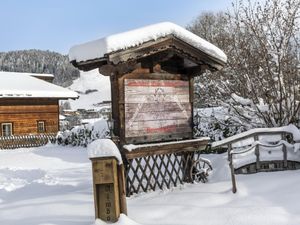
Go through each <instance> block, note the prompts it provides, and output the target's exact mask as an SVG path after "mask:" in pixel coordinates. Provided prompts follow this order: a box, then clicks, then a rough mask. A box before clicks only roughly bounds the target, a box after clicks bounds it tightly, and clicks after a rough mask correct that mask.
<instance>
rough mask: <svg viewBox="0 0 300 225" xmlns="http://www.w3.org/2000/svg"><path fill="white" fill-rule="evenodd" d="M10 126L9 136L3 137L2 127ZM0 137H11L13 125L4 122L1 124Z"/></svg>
mask: <svg viewBox="0 0 300 225" xmlns="http://www.w3.org/2000/svg"><path fill="white" fill-rule="evenodd" d="M7 125H9V126H10V134H9V135H4V129H3V128H4V126H7ZM1 135H2V137H9V136H13V123H12V122H5V123H1Z"/></svg>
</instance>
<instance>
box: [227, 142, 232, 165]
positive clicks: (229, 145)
mask: <svg viewBox="0 0 300 225" xmlns="http://www.w3.org/2000/svg"><path fill="white" fill-rule="evenodd" d="M231 149H232V147H231V144H228V149H227V160H228V161H230V151H231Z"/></svg>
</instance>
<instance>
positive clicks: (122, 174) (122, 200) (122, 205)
mask: <svg viewBox="0 0 300 225" xmlns="http://www.w3.org/2000/svg"><path fill="white" fill-rule="evenodd" d="M118 182H119V193H120V211H121V213H123V214H126V215H127V203H126V183H125V169H124V164H121V165H119V166H118Z"/></svg>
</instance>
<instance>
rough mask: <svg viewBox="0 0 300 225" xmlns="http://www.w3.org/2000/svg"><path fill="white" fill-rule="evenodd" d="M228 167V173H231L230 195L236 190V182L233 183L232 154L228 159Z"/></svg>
mask: <svg viewBox="0 0 300 225" xmlns="http://www.w3.org/2000/svg"><path fill="white" fill-rule="evenodd" d="M229 167H230V172H231V182H232V193H236V191H237V188H236V181H235V175H234V167H233V160H232V154H230V158H229Z"/></svg>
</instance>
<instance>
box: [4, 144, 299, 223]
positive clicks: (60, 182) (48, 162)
mask: <svg viewBox="0 0 300 225" xmlns="http://www.w3.org/2000/svg"><path fill="white" fill-rule="evenodd" d="M206 157H208V158H210V159H211V160H212V163H213V165H214V172H213V174H212V176H211V179H210V182H209V183H207V184H194V185H191V184H189V185H184V186H181V187H177V188H174V189H172V190H168V191H167V190H165V191H157V192H152V193H148V194H140V195H137V196H133V197H131V198H130V199H128V212H129V218H130V219H132V220H134V221H136V222H137V223H138V224H144V225H146V224H149V225H150V224H151V225H152V224H153V225H154V224H155V225H164V224H169V225H171V224H172V225H179V224H180V225H189V224H193V225H196V224H197V225H198V224H206V225H215V224H218V225H219V224H226V225H244V224H246V225H258V224H259V225H261V224H264V225H269V224H270V225H296V224H300V204H299V203H298V199H299V198H300V192H299V190H300V179H299V177H300V170H299V171H286V172H276V173H275V172H274V173H259V174H254V175H238V176H236V178H237V185H238V192H237V194H232V192H231V181H230V176H229V170H228V166H227V161H226V156H225V155H206ZM93 217H94V209H93V197H92V180H91V164H90V162H89V159H88V158H87V152H86V149H83V148H79V147H76V148H74V147H73V148H72V147H57V146H51V145H48V146H46V147H41V148H31V149H19V150H13V151H12V150H7V151H0V224H1V225H71V224H72V225H91V224H93V222H94V218H93ZM123 221H125V222H124V223H122V224H123V225H124V224H129V223H128V220H127V219H124V220H123ZM126 221H127V222H126ZM99 224H102V223H99ZM119 224H120V223H119Z"/></svg>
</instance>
